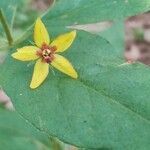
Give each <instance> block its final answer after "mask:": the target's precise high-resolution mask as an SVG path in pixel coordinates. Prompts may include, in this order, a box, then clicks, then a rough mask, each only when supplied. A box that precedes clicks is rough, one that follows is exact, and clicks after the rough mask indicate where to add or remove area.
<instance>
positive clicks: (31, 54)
mask: <svg viewBox="0 0 150 150" xmlns="http://www.w3.org/2000/svg"><path fill="white" fill-rule="evenodd" d="M38 49H39V48H38V47H35V46H25V47H23V48H20V49H17V52H15V53H13V54H12V57H13V58H15V59H17V60H21V61H30V60H35V59H37V58H39V56H37V55H36V52H37V50H38Z"/></svg>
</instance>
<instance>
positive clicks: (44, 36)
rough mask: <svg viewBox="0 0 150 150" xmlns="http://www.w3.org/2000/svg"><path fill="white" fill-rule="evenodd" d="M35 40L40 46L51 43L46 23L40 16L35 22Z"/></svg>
mask: <svg viewBox="0 0 150 150" xmlns="http://www.w3.org/2000/svg"><path fill="white" fill-rule="evenodd" d="M34 42H35V44H36V45H37V46H38V47H40V48H41V46H42V45H43V44H44V43H45V44H47V45H49V43H50V38H49V34H48V32H47V30H46V27H45V25H44V24H43V22H42V20H41V19H40V18H38V19H37V20H36V23H35V27H34Z"/></svg>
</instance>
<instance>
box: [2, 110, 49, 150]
mask: <svg viewBox="0 0 150 150" xmlns="http://www.w3.org/2000/svg"><path fill="white" fill-rule="evenodd" d="M50 148H51V144H50V139H49V138H48V136H46V135H44V134H43V133H41V132H39V131H38V130H37V129H35V128H34V127H33V126H32V125H30V124H29V123H28V122H27V121H25V120H24V119H22V117H21V116H20V115H18V114H17V113H16V112H10V111H6V110H4V109H2V108H0V149H7V150H19V149H21V150H27V149H30V150H37V149H38V150H49V149H50Z"/></svg>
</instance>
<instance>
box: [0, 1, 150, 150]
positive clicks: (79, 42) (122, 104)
mask: <svg viewBox="0 0 150 150" xmlns="http://www.w3.org/2000/svg"><path fill="white" fill-rule="evenodd" d="M149 9H150V1H149V0H143V1H141V0H128V1H124V0H116V1H110V0H88V1H87V0H77V1H74V0H58V1H57V2H56V3H55V4H54V6H53V8H51V11H49V12H48V13H46V14H45V16H44V17H43V22H44V23H45V24H46V26H47V28H48V30H49V32H50V33H51V37H52V38H54V37H55V36H56V35H58V34H60V33H62V32H66V31H68V30H70V29H68V28H66V27H67V26H70V25H73V24H76V23H77V24H86V23H92V22H98V21H104V20H106V21H107V20H114V21H117V22H119V21H120V22H119V23H116V24H115V25H113V26H112V28H110V29H109V30H107V31H105V32H103V33H100V34H99V35H94V34H91V33H87V32H83V31H78V33H77V38H76V40H75V42H74V43H73V45H72V47H71V48H70V49H69V50H68V51H67V52H65V53H64V55H65V57H66V58H68V59H69V60H70V61H71V62H72V64H73V65H74V66H75V69H76V70H77V72H78V74H79V78H78V79H77V80H73V79H70V78H69V77H67V76H65V75H63V74H61V73H59V72H57V71H56V70H54V72H55V73H53V72H51V74H50V75H49V76H48V79H47V80H46V81H45V82H44V83H43V84H42V85H41V86H40V87H39V88H38V89H36V90H31V89H30V88H29V84H30V80H31V76H32V71H33V65H28V63H23V62H19V61H16V60H14V59H13V58H12V57H11V56H10V55H11V53H12V52H14V51H16V49H15V47H14V48H13V50H12V52H11V53H10V52H9V53H8V56H7V58H6V60H5V62H4V63H3V65H1V66H0V84H1V85H2V88H3V89H4V90H5V91H6V93H7V94H8V95H9V96H10V97H11V99H12V102H13V104H14V106H15V108H16V110H17V111H18V112H19V113H21V114H22V116H23V117H24V118H26V119H27V120H28V122H30V123H32V124H33V125H34V126H35V127H36V128H38V129H40V130H41V131H43V132H44V133H45V134H49V135H53V136H57V137H58V138H59V139H61V140H62V141H65V142H67V143H70V144H73V145H76V146H79V147H84V148H88V149H89V148H96V149H102V148H104V149H113V150H149V149H150V144H149V139H150V101H149V98H150V93H149V89H150V84H149V81H150V69H149V68H148V67H147V66H145V65H142V64H139V63H135V64H130V65H120V64H122V63H123V62H124V60H123V59H122V58H123V56H122V50H123V32H122V30H123V29H122V28H123V24H122V22H121V21H122V19H123V18H124V17H127V16H132V15H135V14H137V13H141V12H144V11H147V10H149ZM116 33H118V34H116ZM30 34H31V33H30V32H28V33H27V35H30ZM29 39H31V36H28V39H26V40H25V41H23V42H22V43H20V44H21V45H25V44H26V42H27V40H29ZM120 43H121V44H120ZM14 87H15V88H14ZM31 135H32V133H31Z"/></svg>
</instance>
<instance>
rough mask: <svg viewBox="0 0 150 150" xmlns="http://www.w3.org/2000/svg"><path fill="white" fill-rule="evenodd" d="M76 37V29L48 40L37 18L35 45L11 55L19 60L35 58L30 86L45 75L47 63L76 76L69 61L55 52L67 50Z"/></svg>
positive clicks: (41, 80)
mask: <svg viewBox="0 0 150 150" xmlns="http://www.w3.org/2000/svg"><path fill="white" fill-rule="evenodd" d="M75 37H76V31H72V32H69V33H66V34H63V35H60V36H58V37H57V38H56V39H55V40H54V41H52V42H51V41H50V37H49V34H48V32H47V30H46V28H45V26H44V24H43V23H42V21H41V19H40V18H38V19H37V20H36V23H35V27H34V42H35V46H25V47H23V48H20V49H17V52H15V53H13V54H12V57H13V58H15V59H17V60H21V61H31V60H37V61H36V64H35V67H34V72H33V77H32V81H31V84H30V87H31V88H32V89H34V88H37V87H38V86H39V85H40V84H41V83H42V82H43V81H44V80H45V78H46V77H47V75H48V73H49V65H51V66H53V67H55V68H56V69H58V70H59V71H61V72H63V73H65V74H67V75H69V76H71V77H72V78H75V79H76V78H77V77H78V75H77V72H76V71H75V69H74V68H73V66H72V65H71V63H70V62H69V61H68V60H67V59H66V58H64V57H63V56H61V55H59V54H57V53H61V52H64V51H65V50H67V49H68V48H69V47H70V46H71V44H72V42H73V41H74V39H75Z"/></svg>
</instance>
